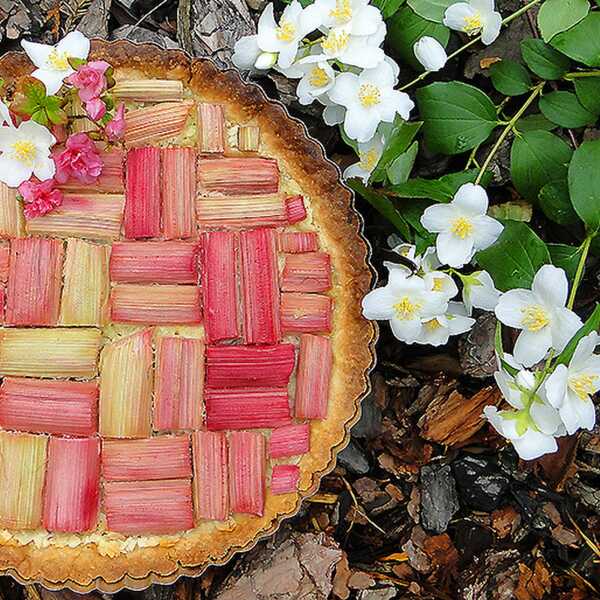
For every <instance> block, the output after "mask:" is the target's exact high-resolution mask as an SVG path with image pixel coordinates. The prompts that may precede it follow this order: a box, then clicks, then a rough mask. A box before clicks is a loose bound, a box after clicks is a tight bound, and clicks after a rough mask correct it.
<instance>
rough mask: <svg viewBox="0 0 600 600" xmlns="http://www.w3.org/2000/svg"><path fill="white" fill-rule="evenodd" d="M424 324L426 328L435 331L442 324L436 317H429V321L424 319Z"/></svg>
mask: <svg viewBox="0 0 600 600" xmlns="http://www.w3.org/2000/svg"><path fill="white" fill-rule="evenodd" d="M424 325H425V327H426V329H429V331H435V330H436V329H439V328H440V327H441V326H442V325H441V323H440V322H439V321H438V320H437V319H431V321H425V323H424Z"/></svg>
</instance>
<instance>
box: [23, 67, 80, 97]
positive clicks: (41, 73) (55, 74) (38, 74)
mask: <svg viewBox="0 0 600 600" xmlns="http://www.w3.org/2000/svg"><path fill="white" fill-rule="evenodd" d="M73 72H74V71H73V69H70V70H68V71H50V70H48V69H36V70H35V71H34V72H33V73H32V74H31V76H32V77H35V78H36V79H39V80H40V81H41V82H42V83H43V84H44V87H45V88H46V93H47V94H48V96H52V95H53V94H56V92H58V90H60V88H61V87H62V84H63V79H64V78H65V77H68V76H69V75H70V74H71V73H73Z"/></svg>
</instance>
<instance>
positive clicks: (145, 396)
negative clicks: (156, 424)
mask: <svg viewBox="0 0 600 600" xmlns="http://www.w3.org/2000/svg"><path fill="white" fill-rule="evenodd" d="M152 361H153V356H152V332H151V331H150V330H146V331H142V332H140V333H134V334H133V335H130V336H128V337H125V338H122V339H120V340H118V341H116V342H112V343H109V344H106V345H105V346H104V348H103V349H102V353H101V354H100V434H101V435H102V436H104V437H116V438H141V437H148V436H149V435H150V432H151V427H150V420H151V410H152Z"/></svg>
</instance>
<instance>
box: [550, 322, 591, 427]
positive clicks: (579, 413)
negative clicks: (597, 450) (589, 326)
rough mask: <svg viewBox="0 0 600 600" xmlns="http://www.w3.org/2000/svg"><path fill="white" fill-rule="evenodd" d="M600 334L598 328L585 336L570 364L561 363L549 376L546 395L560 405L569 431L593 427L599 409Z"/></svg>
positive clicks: (563, 420)
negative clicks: (596, 398) (596, 401)
mask: <svg viewBox="0 0 600 600" xmlns="http://www.w3.org/2000/svg"><path fill="white" fill-rule="evenodd" d="M599 343H600V337H599V336H598V334H597V333H596V332H595V331H594V332H593V333H590V334H589V335H587V336H585V337H584V338H582V339H581V340H580V341H579V343H578V344H577V347H576V349H575V352H574V354H573V357H572V358H571V361H570V363H569V365H568V366H567V365H562V364H561V365H558V366H557V367H556V368H555V369H554V372H553V373H552V374H551V375H550V376H549V377H548V379H547V380H546V383H545V385H546V395H547V396H548V401H549V402H550V404H552V406H554V407H555V408H557V409H558V411H559V414H560V418H561V419H562V422H563V423H564V425H565V427H566V429H567V433H569V434H572V433H575V431H577V429H579V428H580V427H582V428H584V429H589V430H591V429H593V428H594V425H595V423H596V409H595V407H594V403H593V402H592V399H591V396H592V395H593V394H595V393H596V392H597V391H598V390H600V356H599V355H598V354H594V350H595V348H596V346H597V345H598V344H599Z"/></svg>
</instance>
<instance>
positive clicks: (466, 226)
mask: <svg viewBox="0 0 600 600" xmlns="http://www.w3.org/2000/svg"><path fill="white" fill-rule="evenodd" d="M450 231H451V232H452V233H453V234H454V235H455V236H457V237H459V238H460V239H461V240H464V239H465V238H466V237H468V236H470V235H471V234H472V233H473V223H471V221H469V220H468V219H466V218H465V217H459V218H458V219H456V220H455V221H454V223H452V227H451V228H450Z"/></svg>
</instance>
